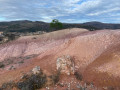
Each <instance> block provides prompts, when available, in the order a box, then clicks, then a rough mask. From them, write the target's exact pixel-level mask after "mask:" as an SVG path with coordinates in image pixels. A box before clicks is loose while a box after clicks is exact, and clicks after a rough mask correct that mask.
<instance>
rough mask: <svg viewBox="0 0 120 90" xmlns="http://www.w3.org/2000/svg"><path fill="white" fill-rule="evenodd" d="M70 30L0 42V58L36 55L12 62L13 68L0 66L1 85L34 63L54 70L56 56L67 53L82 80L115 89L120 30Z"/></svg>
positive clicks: (63, 78) (119, 82)
mask: <svg viewBox="0 0 120 90" xmlns="http://www.w3.org/2000/svg"><path fill="white" fill-rule="evenodd" d="M73 30H74V31H72V30H63V31H56V32H53V33H49V34H44V35H42V36H36V39H33V37H35V36H33V37H32V36H27V37H21V38H19V39H18V40H16V41H12V42H10V43H8V44H4V45H1V46H0V60H1V61H4V59H5V58H9V57H20V56H21V57H25V56H28V55H32V54H37V56H36V57H34V58H32V59H28V60H26V59H25V62H24V63H23V64H20V65H19V64H13V65H15V67H16V69H15V70H7V66H6V67H5V68H4V69H1V72H0V73H1V75H0V80H1V81H0V84H2V83H3V82H7V81H9V80H15V79H16V78H20V76H21V75H22V73H26V72H28V71H30V70H31V69H32V68H33V67H34V66H40V67H41V68H42V69H43V70H44V71H45V72H46V73H47V74H52V73H55V71H56V59H57V58H58V57H60V56H63V55H70V56H73V57H74V61H75V68H76V71H77V72H78V73H81V74H82V75H83V82H92V83H94V84H95V85H96V87H99V88H100V89H103V88H102V87H109V86H110V87H114V88H116V90H117V88H119V87H120V77H119V76H120V47H119V46H120V42H119V40H120V31H119V30H118V31H113V30H100V31H92V32H90V31H86V30H82V29H81V30H82V31H81V30H79V29H73ZM60 32H61V34H60ZM63 33H65V34H63ZM57 35H58V36H57ZM15 60H19V59H18V58H16V59H15ZM14 62H15V61H14ZM73 78H74V76H66V75H65V76H61V79H60V82H70V80H72V79H73ZM74 81H75V82H79V81H77V80H74ZM80 83H82V82H80ZM73 87H74V86H73ZM51 90H52V89H51ZM59 90H62V89H59ZM63 90H64V89H63ZM92 90H94V89H92ZM118 90H119V89H118Z"/></svg>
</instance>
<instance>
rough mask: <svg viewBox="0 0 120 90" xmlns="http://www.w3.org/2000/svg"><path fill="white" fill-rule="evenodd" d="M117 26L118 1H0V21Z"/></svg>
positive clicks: (119, 10) (119, 13)
mask: <svg viewBox="0 0 120 90" xmlns="http://www.w3.org/2000/svg"><path fill="white" fill-rule="evenodd" d="M52 19H58V20H59V21H61V22H68V23H82V22H89V21H100V22H106V23H120V0H0V21H14V20H32V21H45V22H50V21H51V20H52Z"/></svg>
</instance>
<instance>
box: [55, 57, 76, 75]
mask: <svg viewBox="0 0 120 90" xmlns="http://www.w3.org/2000/svg"><path fill="white" fill-rule="evenodd" d="M56 64H57V70H58V71H60V73H65V74H67V75H70V74H74V73H75V64H74V61H73V58H72V57H71V56H70V55H66V56H65V55H64V56H62V57H59V58H57V63H56Z"/></svg>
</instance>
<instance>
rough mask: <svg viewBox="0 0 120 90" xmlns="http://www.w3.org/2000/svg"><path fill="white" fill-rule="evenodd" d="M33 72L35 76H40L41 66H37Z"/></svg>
mask: <svg viewBox="0 0 120 90" xmlns="http://www.w3.org/2000/svg"><path fill="white" fill-rule="evenodd" d="M32 72H33V74H39V73H40V66H35V67H34V68H33V69H32Z"/></svg>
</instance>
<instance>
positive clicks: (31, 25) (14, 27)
mask: <svg viewBox="0 0 120 90" xmlns="http://www.w3.org/2000/svg"><path fill="white" fill-rule="evenodd" d="M66 28H85V29H88V30H98V29H120V24H108V23H101V22H87V23H81V24H79V23H78V24H69V23H63V29H66ZM0 31H6V32H35V31H46V32H50V31H53V29H51V28H50V26H49V23H46V22H42V21H34V22H33V21H28V20H21V21H11V22H0Z"/></svg>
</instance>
